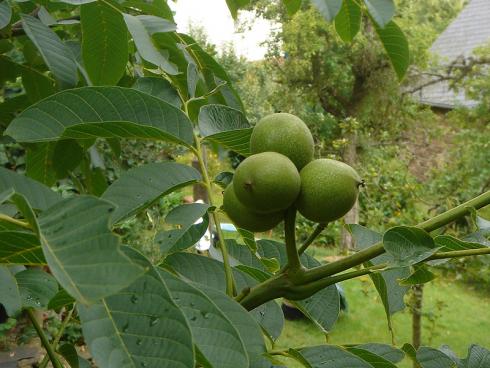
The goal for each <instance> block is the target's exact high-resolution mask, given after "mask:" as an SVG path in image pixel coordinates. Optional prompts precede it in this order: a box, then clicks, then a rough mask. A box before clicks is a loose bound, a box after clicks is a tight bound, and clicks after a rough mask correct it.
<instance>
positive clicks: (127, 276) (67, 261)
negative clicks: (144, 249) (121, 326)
mask: <svg viewBox="0 0 490 368" xmlns="http://www.w3.org/2000/svg"><path fill="white" fill-rule="evenodd" d="M113 211H114V207H113V206H112V205H111V204H110V203H108V202H106V201H103V200H100V199H97V198H95V197H90V196H80V197H73V198H69V199H64V200H62V201H60V202H58V203H57V204H55V205H54V206H53V207H51V208H49V209H48V210H47V211H45V212H43V213H41V215H40V216H39V220H38V221H39V228H40V232H41V245H42V248H43V253H44V257H45V258H46V260H47V262H48V265H49V267H50V269H51V272H52V273H53V275H54V276H55V277H56V279H57V280H58V282H59V283H60V284H61V286H62V287H63V288H64V289H65V290H66V291H67V292H68V293H69V294H70V295H71V296H73V297H74V298H75V299H76V300H78V301H80V302H81V303H83V304H89V303H91V302H94V301H96V300H98V299H100V298H103V297H105V296H107V295H111V294H114V293H115V292H117V291H119V290H121V289H122V288H124V287H126V286H127V285H129V284H130V283H131V282H133V281H134V280H135V279H136V278H137V277H138V276H140V275H141V273H142V272H143V269H142V268H141V267H140V266H138V265H136V264H134V263H133V262H131V260H130V259H129V258H128V257H127V256H125V255H124V254H123V253H122V252H121V250H120V246H119V239H118V238H117V237H116V236H115V235H113V234H112V233H111V232H110V230H109V227H108V224H109V218H110V215H111V213H112V212H113Z"/></svg>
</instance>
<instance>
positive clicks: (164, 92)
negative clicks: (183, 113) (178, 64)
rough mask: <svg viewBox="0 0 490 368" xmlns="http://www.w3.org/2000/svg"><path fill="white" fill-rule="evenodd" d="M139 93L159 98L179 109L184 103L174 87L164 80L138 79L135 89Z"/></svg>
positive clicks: (154, 78)
mask: <svg viewBox="0 0 490 368" xmlns="http://www.w3.org/2000/svg"><path fill="white" fill-rule="evenodd" d="M132 88H134V89H137V90H138V91H141V92H145V93H147V94H149V95H152V96H153V97H158V98H160V99H162V100H163V101H165V102H168V103H169V104H171V105H174V106H175V107H177V108H180V106H181V105H182V101H181V100H180V97H179V94H178V93H177V91H176V90H175V88H174V87H172V85H171V84H170V82H168V81H167V80H165V79H163V78H157V77H142V78H138V79H136V82H135V83H134V85H133V87H132Z"/></svg>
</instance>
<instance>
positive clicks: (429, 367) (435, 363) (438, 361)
mask: <svg viewBox="0 0 490 368" xmlns="http://www.w3.org/2000/svg"><path fill="white" fill-rule="evenodd" d="M417 361H418V363H419V364H420V366H421V367H422V368H452V367H456V364H455V363H454V362H453V360H452V359H451V358H449V357H448V356H447V355H446V354H444V353H443V352H442V351H440V350H437V349H433V348H429V347H426V346H422V347H420V348H419V349H418V350H417Z"/></svg>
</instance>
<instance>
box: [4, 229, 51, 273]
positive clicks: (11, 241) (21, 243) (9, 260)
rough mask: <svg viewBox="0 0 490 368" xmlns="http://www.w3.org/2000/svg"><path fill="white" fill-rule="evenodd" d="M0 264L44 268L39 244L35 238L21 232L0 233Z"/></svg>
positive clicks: (30, 234)
mask: <svg viewBox="0 0 490 368" xmlns="http://www.w3.org/2000/svg"><path fill="white" fill-rule="evenodd" d="M0 263H2V264H10V265H12V264H18V265H29V266H44V265H45V264H46V260H45V259H44V255H43V251H42V249H41V244H40V243H39V240H38V238H37V236H35V235H34V234H32V233H27V232H21V231H0Z"/></svg>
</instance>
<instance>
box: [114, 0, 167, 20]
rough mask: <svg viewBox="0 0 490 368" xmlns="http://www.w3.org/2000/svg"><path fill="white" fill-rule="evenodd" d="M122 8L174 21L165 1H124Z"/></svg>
mask: <svg viewBox="0 0 490 368" xmlns="http://www.w3.org/2000/svg"><path fill="white" fill-rule="evenodd" d="M122 5H123V6H125V7H127V8H129V9H135V8H136V9H140V10H141V11H142V13H148V14H152V15H156V16H157V17H160V18H165V19H168V20H170V21H172V22H173V21H174V18H173V13H172V9H170V7H169V6H168V4H167V0H153V1H152V2H146V1H144V0H126V1H124V2H123V3H122Z"/></svg>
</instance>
